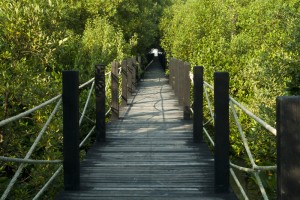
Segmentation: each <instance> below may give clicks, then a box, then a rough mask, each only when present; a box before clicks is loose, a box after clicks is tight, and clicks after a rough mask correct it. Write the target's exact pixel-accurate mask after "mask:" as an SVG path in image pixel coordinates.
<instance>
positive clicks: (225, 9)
mask: <svg viewBox="0 0 300 200" xmlns="http://www.w3.org/2000/svg"><path fill="white" fill-rule="evenodd" d="M173 2H174V4H173V5H172V6H171V7H169V8H167V9H166V10H165V12H164V15H163V17H162V19H161V21H160V30H161V32H162V33H161V34H162V38H161V45H162V47H163V48H164V50H165V51H166V53H167V55H168V57H171V56H172V57H176V58H178V59H182V60H185V61H188V62H190V63H191V64H192V65H194V66H195V65H198V66H204V67H205V74H204V76H205V77H204V78H205V80H206V81H207V82H209V83H212V82H213V73H214V72H216V71H228V72H229V73H230V92H231V95H232V96H233V97H234V98H235V99H236V100H238V101H239V102H241V103H242V104H243V105H245V106H246V107H247V108H249V109H250V110H251V111H252V112H254V113H255V114H256V115H258V116H259V117H260V118H262V119H264V120H265V121H266V122H268V123H269V124H271V125H272V126H275V112H276V97H277V96H282V95H297V94H300V92H299V91H300V89H299V88H300V87H299V85H300V76H299V69H300V67H299V55H300V54H299V49H300V48H299V44H300V41H299V38H300V37H299V30H300V29H299V24H300V21H299V20H300V16H299V14H300V7H299V6H300V4H299V2H298V1H296V0H271V1H261V0H254V1H252V0H243V1H234V0H232V1H222V0H209V1H208V0H198V1H195V0H186V1H181V0H176V1H173ZM238 115H239V120H240V122H241V124H242V126H243V130H244V132H245V134H246V137H247V138H248V142H249V145H250V149H251V151H252V152H253V154H254V157H255V159H256V162H257V164H258V165H274V163H275V160H276V144H275V142H276V139H275V138H274V136H273V135H271V134H270V133H267V132H266V131H264V130H263V128H261V127H260V125H258V124H257V123H255V122H254V121H253V120H250V119H249V117H247V116H245V114H243V113H242V112H240V111H238ZM234 124H235V123H234V121H233V119H231V127H232V128H231V129H232V130H231V136H230V137H231V144H232V152H231V153H232V155H233V157H234V158H235V159H236V160H237V161H239V162H242V163H243V164H246V165H248V166H250V163H249V160H248V159H247V155H246V152H245V149H244V147H243V144H242V143H241V140H240V136H239V133H238V131H237V128H236V126H235V125H234ZM266 158H268V159H266ZM269 174H270V173H269V172H268V173H266V174H264V173H261V176H262V177H265V179H264V184H265V185H269V186H270V187H271V186H274V182H275V176H274V174H272V175H269ZM268 192H274V189H270V188H269V191H268Z"/></svg>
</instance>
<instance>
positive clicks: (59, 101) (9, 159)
mask: <svg viewBox="0 0 300 200" xmlns="http://www.w3.org/2000/svg"><path fill="white" fill-rule="evenodd" d="M105 75H106V76H108V79H109V80H110V76H111V73H110V72H108V73H106V74H105ZM109 83H110V81H108V82H107V84H106V87H105V90H106V91H107V90H108V89H109ZM94 84H95V79H94V78H92V79H90V80H89V81H87V82H85V83H83V84H81V85H80V86H79V88H78V89H84V88H86V87H87V86H89V85H91V87H90V89H89V93H88V96H87V99H86V102H85V105H84V108H83V111H82V112H81V113H80V114H81V117H80V120H79V124H80V125H81V124H82V121H83V119H84V118H87V119H89V118H88V117H87V116H86V112H87V108H88V105H89V102H90V100H91V96H92V91H93V89H94ZM55 102H56V105H55V107H54V109H53V111H52V112H51V114H50V116H49V117H48V119H47V121H46V123H45V124H44V126H43V127H42V129H41V131H40V132H39V134H38V136H37V137H36V139H35V141H34V142H33V144H32V146H31V147H30V149H29V150H28V152H27V153H26V155H25V157H24V158H14V157H5V156H0V161H4V162H15V163H20V165H19V167H18V169H17V171H16V172H15V174H14V176H13V177H12V179H11V180H10V182H9V184H8V185H7V187H6V189H5V191H4V192H3V194H2V196H1V200H4V199H6V198H7V196H8V195H9V193H10V192H11V190H12V189H13V186H14V185H15V183H16V182H17V179H18V178H19V177H20V175H21V173H22V171H23V169H24V168H25V167H26V165H27V164H61V163H62V162H63V161H62V160H33V159H30V157H31V155H32V154H33V152H34V150H35V149H36V147H37V145H38V143H39V142H40V140H41V139H42V137H43V135H44V134H45V132H46V130H47V128H48V127H49V125H50V123H51V121H52V120H53V118H54V116H55V114H56V113H57V112H58V110H59V109H60V108H61V104H62V95H61V94H60V95H57V96H56V97H53V98H52V99H49V100H47V101H45V102H43V103H41V104H40V105H38V106H36V107H34V108H32V109H29V110H27V111H25V112H22V113H20V114H18V115H16V116H13V117H10V118H8V119H5V120H2V121H0V127H2V126H5V125H7V124H9V123H11V122H16V121H18V120H20V119H22V118H24V117H26V116H28V115H30V114H32V113H34V112H36V111H37V110H39V109H42V108H44V107H45V106H48V105H50V104H52V103H55ZM110 110H111V109H109V110H108V111H107V112H106V116H107V115H108V113H109V112H110ZM89 121H92V122H93V120H91V119H89ZM94 130H95V126H93V127H92V128H91V130H90V131H89V133H88V134H87V135H86V137H85V138H84V139H83V141H82V142H81V143H80V147H82V146H83V145H84V143H85V142H86V141H87V140H88V138H89V137H90V136H91V135H92V133H93V132H94ZM62 169H63V165H62V164H61V165H60V166H59V168H58V169H57V170H56V172H55V173H54V174H53V175H52V177H51V178H50V179H49V180H48V181H47V182H46V183H45V185H44V186H43V187H42V188H41V190H40V191H39V192H38V193H37V194H36V195H35V197H34V198H33V199H38V198H39V197H40V196H41V195H42V194H43V193H44V191H46V190H47V188H48V187H49V186H50V184H51V183H52V182H53V180H54V179H55V178H56V177H57V176H58V175H59V174H60V172H61V171H62Z"/></svg>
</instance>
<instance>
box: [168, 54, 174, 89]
mask: <svg viewBox="0 0 300 200" xmlns="http://www.w3.org/2000/svg"><path fill="white" fill-rule="evenodd" d="M169 73H170V74H169V84H170V85H171V87H172V89H174V84H173V79H174V58H170V62H169Z"/></svg>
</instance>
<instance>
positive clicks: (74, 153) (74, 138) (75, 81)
mask: <svg viewBox="0 0 300 200" xmlns="http://www.w3.org/2000/svg"><path fill="white" fill-rule="evenodd" d="M62 78H63V81H62V83H63V88H62V100H63V136H64V137H63V155H64V160H63V167H64V188H65V190H79V189H80V160H79V88H78V87H79V72H78V71H63V73H62Z"/></svg>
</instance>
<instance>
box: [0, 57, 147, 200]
mask: <svg viewBox="0 0 300 200" xmlns="http://www.w3.org/2000/svg"><path fill="white" fill-rule="evenodd" d="M111 68H112V70H111V71H110V72H107V73H104V72H105V66H104V65H96V66H95V69H96V70H95V78H93V79H91V80H89V81H87V82H86V83H84V84H82V85H79V72H78V71H64V72H63V94H60V95H57V96H56V97H54V98H52V99H50V100H48V101H46V102H44V103H42V104H40V105H38V106H36V107H34V108H32V109H29V110H27V111H25V112H23V113H20V114H18V115H16V116H13V117H10V118H8V119H5V120H2V121H0V127H2V126H5V125H7V124H8V123H11V122H17V121H18V120H20V119H22V118H24V117H27V116H28V115H30V114H33V113H34V112H36V111H37V110H39V109H42V108H44V107H46V106H48V105H51V104H54V103H55V107H54V109H53V111H52V112H51V114H50V116H49V117H48V119H47V121H46V122H45V124H44V126H43V128H42V129H41V131H40V132H39V134H38V136H37V137H36V139H35V141H34V143H33V144H32V146H31V147H30V149H29V151H28V152H27V154H26V156H25V157H24V158H14V157H4V156H0V161H4V162H16V163H20V165H19V167H18V170H17V171H16V173H15V174H14V176H13V177H12V179H11V180H10V182H9V184H8V186H7V188H6V189H5V191H4V192H3V194H2V196H1V200H4V199H6V198H7V197H8V195H9V193H10V192H11V190H12V189H13V186H14V185H15V183H16V182H17V179H18V177H19V176H20V175H21V173H22V171H23V169H24V168H25V167H26V165H27V164H60V166H59V167H58V168H57V170H56V171H55V173H54V174H53V175H52V177H51V178H50V179H49V180H48V181H47V182H46V183H45V185H44V186H43V187H42V188H41V189H40V190H39V191H38V193H37V194H36V195H35V196H34V197H33V199H38V198H40V197H41V195H42V194H43V193H44V192H45V191H46V190H47V189H48V188H49V186H50V185H51V183H52V182H53V181H54V180H55V178H56V177H57V176H58V175H59V174H60V172H61V171H62V170H63V169H64V172H65V173H64V188H65V190H74V189H79V188H80V179H79V176H80V172H79V161H80V160H79V149H80V148H81V147H82V146H83V145H84V144H85V143H86V142H87V141H88V139H89V138H90V137H91V135H92V134H93V133H94V132H96V135H97V136H96V138H97V139H96V140H97V141H98V142H103V141H105V137H106V135H105V118H106V117H107V116H108V115H109V113H111V120H115V119H117V118H118V117H119V102H120V99H121V97H122V101H123V104H124V105H125V104H127V99H128V98H129V96H130V94H131V93H132V92H134V91H135V85H136V80H137V79H138V78H139V77H140V75H141V73H142V71H143V69H142V67H141V58H140V56H139V57H134V58H128V59H125V60H123V62H122V67H120V68H119V63H117V62H113V63H112V65H111ZM120 76H121V79H122V84H121V87H122V90H120V88H119V86H120V84H119V77H120ZM105 80H106V81H105ZM105 83H107V84H105ZM89 86H90V88H89V91H88V95H87V98H86V101H85V103H84V107H83V109H82V111H79V90H83V89H86V88H87V87H89ZM109 86H111V88H110V87H109ZM94 90H95V96H96V97H95V99H96V103H94V104H93V105H94V106H95V107H96V120H95V121H94V120H93V119H90V118H89V117H87V116H86V114H87V108H88V106H89V105H90V102H91V99H93V98H92V94H93V91H94ZM106 96H110V99H111V102H108V101H107V100H108V98H106ZM105 104H106V106H107V105H108V107H109V109H108V110H107V111H105V107H106V106H105ZM61 105H63V106H62V107H63V148H64V149H63V155H64V156H63V157H64V160H34V159H30V157H31V156H32V154H33V152H34V150H35V149H36V147H37V145H38V143H39V142H40V141H41V139H42V137H43V135H44V134H45V132H46V130H47V128H48V127H49V125H50V123H51V121H53V118H54V117H55V115H56V114H57V113H58V111H59V109H60V108H61ZM84 119H86V120H88V121H89V122H92V123H93V124H94V125H93V127H92V128H91V129H90V130H89V131H88V133H87V135H86V136H85V138H84V139H83V140H82V141H81V142H80V143H79V129H80V125H82V123H83V120H84Z"/></svg>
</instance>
